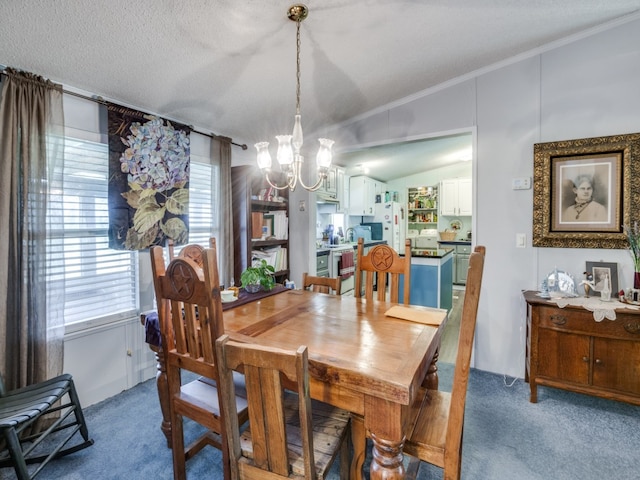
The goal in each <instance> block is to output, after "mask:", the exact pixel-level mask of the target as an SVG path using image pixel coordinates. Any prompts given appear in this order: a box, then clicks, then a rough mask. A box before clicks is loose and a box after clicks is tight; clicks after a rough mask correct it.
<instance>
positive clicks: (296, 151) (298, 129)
mask: <svg viewBox="0 0 640 480" xmlns="http://www.w3.org/2000/svg"><path fill="white" fill-rule="evenodd" d="M308 14H309V9H308V8H307V7H306V6H305V5H302V4H297V5H292V6H291V7H289V10H288V11H287V16H288V17H289V20H293V21H294V22H296V115H295V117H294V119H295V121H294V125H293V134H292V135H276V139H277V140H278V151H277V154H276V159H277V160H278V163H279V164H280V170H281V171H282V172H284V173H285V174H286V184H285V185H277V184H276V183H274V182H273V180H272V179H271V178H269V173H270V172H271V154H270V153H269V142H258V143H256V144H255V147H256V150H257V151H258V153H257V161H258V167H260V170H261V171H262V173H263V174H264V176H265V179H266V180H267V182H268V183H269V185H271V186H272V187H273V188H275V189H277V190H284V189H285V188H289V189H290V190H291V191H294V190H295V188H296V185H297V184H298V183H300V185H302V187H303V188H305V189H306V190H309V191H311V192H313V191H315V190H317V189H318V188H320V185H321V184H322V182H323V180H324V179H325V178H327V172H328V171H329V167H330V166H331V147H332V146H333V140H329V139H328V138H319V139H318V141H319V142H320V147H319V149H318V154H317V156H316V165H317V168H318V173H317V174H318V180H317V181H316V183H315V184H314V185H311V186H309V185H305V183H304V182H303V181H302V164H303V162H304V157H303V156H302V155H301V154H300V149H301V148H302V123H301V116H300V23H301V22H302V21H303V20H304V19H305V18H307V15H308Z"/></svg>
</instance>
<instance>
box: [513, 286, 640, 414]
mask: <svg viewBox="0 0 640 480" xmlns="http://www.w3.org/2000/svg"><path fill="white" fill-rule="evenodd" d="M524 298H525V300H526V302H527V343H526V345H527V352H526V371H525V381H528V382H529V387H530V391H531V396H530V401H531V402H532V403H536V402H537V400H538V390H537V388H538V385H544V386H549V387H555V388H562V389H565V390H570V391H574V392H579V393H584V394H589V395H595V396H598V397H603V398H608V399H612V400H620V401H624V402H628V403H633V404H635V405H640V382H639V381H638V378H640V311H637V310H619V309H618V310H616V319H615V320H613V321H611V320H608V319H604V320H603V321H601V322H596V321H595V320H594V318H593V312H590V311H588V310H585V309H584V308H582V307H579V306H571V305H568V306H566V307H564V308H560V307H558V306H557V305H556V304H555V303H553V302H550V301H546V300H544V299H542V298H540V297H538V296H537V292H532V291H527V292H524Z"/></svg>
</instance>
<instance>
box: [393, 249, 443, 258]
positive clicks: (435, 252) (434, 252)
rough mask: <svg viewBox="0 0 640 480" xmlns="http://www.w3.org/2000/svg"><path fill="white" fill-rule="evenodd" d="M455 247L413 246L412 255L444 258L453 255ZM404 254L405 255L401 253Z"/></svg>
mask: <svg viewBox="0 0 640 480" xmlns="http://www.w3.org/2000/svg"><path fill="white" fill-rule="evenodd" d="M453 250H454V249H453V248H447V247H445V248H438V249H429V248H424V249H421V248H412V249H411V257H412V258H413V257H429V258H444V257H446V256H447V255H451V254H452V253H453ZM401 256H404V255H401Z"/></svg>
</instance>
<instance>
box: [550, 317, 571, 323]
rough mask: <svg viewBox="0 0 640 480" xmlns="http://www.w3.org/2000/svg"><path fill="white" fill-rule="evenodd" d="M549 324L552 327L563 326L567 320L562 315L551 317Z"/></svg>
mask: <svg viewBox="0 0 640 480" xmlns="http://www.w3.org/2000/svg"><path fill="white" fill-rule="evenodd" d="M551 323H553V324H554V325H564V324H565V323H567V318H566V317H565V316H564V315H551Z"/></svg>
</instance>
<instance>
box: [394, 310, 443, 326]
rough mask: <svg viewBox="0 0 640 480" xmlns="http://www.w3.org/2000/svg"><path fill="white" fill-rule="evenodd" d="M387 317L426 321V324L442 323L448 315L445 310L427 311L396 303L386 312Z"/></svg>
mask: <svg viewBox="0 0 640 480" xmlns="http://www.w3.org/2000/svg"><path fill="white" fill-rule="evenodd" d="M384 314H385V315H386V316H387V317H394V318H401V319H402V320H409V321H411V322H416V323H424V324H425V325H433V326H438V325H440V324H441V323H442V322H443V321H444V319H445V318H446V317H447V312H446V311H445V310H441V311H438V310H433V311H425V310H419V309H417V308H411V307H403V306H402V305H394V306H393V307H391V308H390V309H389V310H387V311H386V312H384Z"/></svg>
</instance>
